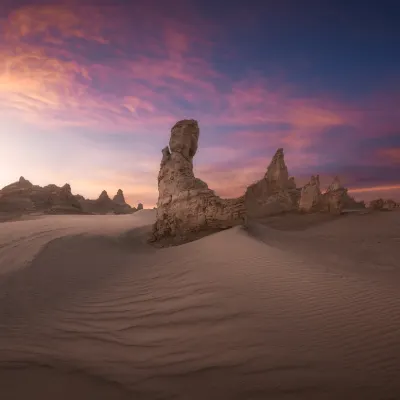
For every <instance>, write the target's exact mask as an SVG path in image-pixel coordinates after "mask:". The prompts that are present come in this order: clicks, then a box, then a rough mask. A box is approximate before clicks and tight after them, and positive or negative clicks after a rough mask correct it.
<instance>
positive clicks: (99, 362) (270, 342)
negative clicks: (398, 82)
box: [0, 211, 400, 400]
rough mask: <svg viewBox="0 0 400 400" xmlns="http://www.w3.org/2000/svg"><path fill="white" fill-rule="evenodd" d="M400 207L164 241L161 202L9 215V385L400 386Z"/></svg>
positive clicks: (48, 390) (17, 393) (2, 381)
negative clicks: (83, 212) (153, 243)
mask: <svg viewBox="0 0 400 400" xmlns="http://www.w3.org/2000/svg"><path fill="white" fill-rule="evenodd" d="M399 215H400V214H399V213H390V214H379V215H370V216H362V217H361V216H354V217H353V216H349V217H344V218H341V219H340V220H336V221H327V222H326V223H324V224H319V225H315V224H314V225H313V226H310V227H305V228H304V229H302V230H295V229H294V228H293V227H290V226H289V227H288V226H286V227H285V229H280V227H282V224H279V222H276V220H275V222H274V223H273V224H272V225H271V221H269V222H264V224H260V223H251V224H250V225H249V227H248V229H244V228H239V227H238V228H234V229H230V230H226V231H223V232H220V233H217V234H214V235H211V236H208V237H205V238H202V239H200V240H198V241H195V242H191V243H187V244H185V245H182V246H179V247H170V248H165V249H154V248H152V247H150V246H148V245H147V244H145V240H144V239H145V234H146V232H148V229H149V228H148V225H149V224H150V223H151V221H152V220H153V218H154V212H152V211H147V212H146V211H144V212H141V213H135V214H133V215H125V216H79V217H78V216H57V217H45V218H39V219H37V220H32V221H20V222H7V223H3V224H1V231H0V232H1V233H0V236H1V239H0V240H1V242H0V243H2V247H1V249H0V274H1V275H0V388H1V393H2V395H3V393H4V394H5V397H4V398H6V399H22V398H29V399H43V398H58V399H70V398H74V399H88V398H89V399H91V398H93V399H94V398H96V399H194V400H196V399H201V400H204V399H338V398H346V399H347V398H349V399H396V398H400V296H399V285H400V283H399V267H400V262H399V260H400V252H399V236H400V229H399V226H400V225H399V224H400V219H399ZM357 218H358V219H357ZM295 224H297V223H296V222H295ZM378 241H380V243H377V242H378ZM378 245H382V246H383V247H382V248H379V247H377V246H378ZM383 250H384V251H383ZM21 382H23V384H21Z"/></svg>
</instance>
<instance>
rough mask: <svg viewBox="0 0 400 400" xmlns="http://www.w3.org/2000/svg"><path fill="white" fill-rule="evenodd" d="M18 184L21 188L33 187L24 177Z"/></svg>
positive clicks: (20, 178) (21, 177)
mask: <svg viewBox="0 0 400 400" xmlns="http://www.w3.org/2000/svg"><path fill="white" fill-rule="evenodd" d="M18 184H19V185H20V186H33V185H32V183H31V182H29V181H28V180H27V179H25V178H24V177H23V176H20V177H19V180H18Z"/></svg>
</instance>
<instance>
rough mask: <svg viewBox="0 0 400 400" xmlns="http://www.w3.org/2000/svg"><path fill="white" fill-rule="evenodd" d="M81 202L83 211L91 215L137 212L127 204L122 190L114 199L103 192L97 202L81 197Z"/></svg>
mask: <svg viewBox="0 0 400 400" xmlns="http://www.w3.org/2000/svg"><path fill="white" fill-rule="evenodd" d="M77 197H78V196H77ZM79 202H80V204H81V206H82V208H83V210H84V211H85V212H87V213H90V214H131V213H133V212H135V211H136V208H134V207H131V206H130V205H129V204H127V203H126V201H125V196H124V193H123V191H122V190H121V189H118V191H117V194H116V195H115V196H114V197H113V199H111V198H110V196H109V195H108V193H107V192H106V191H105V190H103V191H102V192H101V193H100V196H99V197H98V198H97V199H96V200H89V199H85V198H84V197H82V196H79Z"/></svg>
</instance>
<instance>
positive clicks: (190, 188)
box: [150, 120, 245, 241]
mask: <svg viewBox="0 0 400 400" xmlns="http://www.w3.org/2000/svg"><path fill="white" fill-rule="evenodd" d="M199 134H200V130H199V126H198V123H197V121H195V120H182V121H179V122H177V123H176V124H175V125H174V126H173V128H172V129H171V137H170V141H169V147H165V148H164V149H163V150H162V160H161V165H160V172H159V174H158V192H159V197H158V203H157V217H156V222H155V224H154V226H153V232H152V236H151V238H150V240H151V241H156V240H159V239H162V238H168V237H174V238H176V239H178V240H185V239H186V238H187V237H188V235H189V234H190V233H192V232H198V231H202V230H210V229H224V228H229V227H232V226H234V225H238V224H242V223H243V222H244V220H245V207H244V198H243V197H240V198H237V199H221V198H220V197H218V196H216V195H215V194H214V192H213V191H212V190H210V189H209V188H208V186H207V184H206V183H205V182H203V181H202V180H200V179H197V178H196V177H195V176H194V173H193V157H194V156H195V154H196V152H197V147H198V140H199Z"/></svg>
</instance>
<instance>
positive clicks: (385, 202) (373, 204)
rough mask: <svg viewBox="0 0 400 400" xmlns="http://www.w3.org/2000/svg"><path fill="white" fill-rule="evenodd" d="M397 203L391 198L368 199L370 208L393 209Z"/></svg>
mask: <svg viewBox="0 0 400 400" xmlns="http://www.w3.org/2000/svg"><path fill="white" fill-rule="evenodd" d="M397 207H399V205H398V204H397V203H396V202H395V201H394V200H392V199H375V200H372V201H370V203H369V207H368V208H370V209H371V210H379V211H393V210H394V209H396V208H397Z"/></svg>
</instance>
